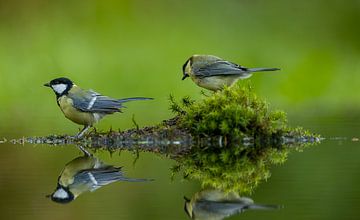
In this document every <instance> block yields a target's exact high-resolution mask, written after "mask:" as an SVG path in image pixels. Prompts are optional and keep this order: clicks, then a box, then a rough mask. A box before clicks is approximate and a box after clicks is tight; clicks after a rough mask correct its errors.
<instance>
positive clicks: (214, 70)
mask: <svg viewBox="0 0 360 220" xmlns="http://www.w3.org/2000/svg"><path fill="white" fill-rule="evenodd" d="M182 70H183V77H182V80H184V79H186V78H187V77H190V78H191V79H192V80H193V81H194V82H195V83H196V84H197V85H198V86H200V87H202V88H205V89H208V90H212V91H218V90H221V89H223V88H224V86H232V85H233V84H234V83H236V82H237V81H238V80H239V79H246V78H249V77H251V75H252V73H254V72H261V71H275V70H280V69H278V68H246V67H243V66H240V65H238V64H235V63H232V62H229V61H226V60H223V59H221V58H220V57H216V56H213V55H193V56H191V57H190V58H189V59H188V60H186V62H185V64H184V65H183V67H182Z"/></svg>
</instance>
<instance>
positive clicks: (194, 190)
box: [0, 116, 360, 220]
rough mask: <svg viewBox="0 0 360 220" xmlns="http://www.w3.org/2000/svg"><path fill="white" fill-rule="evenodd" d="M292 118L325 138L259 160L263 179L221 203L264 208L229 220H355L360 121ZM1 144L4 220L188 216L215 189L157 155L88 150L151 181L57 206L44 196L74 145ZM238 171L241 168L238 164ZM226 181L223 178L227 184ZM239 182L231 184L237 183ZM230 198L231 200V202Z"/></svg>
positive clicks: (76, 153)
mask: <svg viewBox="0 0 360 220" xmlns="http://www.w3.org/2000/svg"><path fill="white" fill-rule="evenodd" d="M319 118H322V120H319ZM297 120H299V121H296V123H297V125H301V126H303V127H305V128H307V129H309V130H311V131H313V132H316V133H319V134H321V135H322V136H323V137H324V138H325V140H322V142H321V143H319V144H316V145H313V146H308V147H304V148H300V149H299V148H298V149H297V150H296V149H294V148H292V149H290V150H289V151H288V152H287V153H286V157H285V158H283V159H284V160H283V161H282V163H281V164H275V165H274V164H273V163H271V162H269V161H271V158H270V159H269V158H263V159H264V160H263V161H262V162H261V165H260V166H258V168H259V167H262V164H265V165H266V166H265V167H266V168H265V170H262V171H261V172H264V173H261V174H259V176H261V175H262V174H264V176H266V178H259V179H257V182H256V183H254V179H249V181H248V183H247V184H244V185H241V187H242V188H241V189H240V188H238V191H244V193H243V195H232V194H226V196H227V199H224V198H225V197H226V196H223V197H222V198H223V200H222V201H226V202H225V203H226V205H227V206H226V205H225V206H226V207H227V209H226V210H229V209H230V210H231V208H233V209H234V206H231V202H233V203H236V202H239V203H241V204H242V205H243V207H245V206H246V207H247V208H250V206H251V204H252V201H251V200H250V198H251V199H252V200H253V201H254V202H255V204H261V205H269V206H266V207H267V210H259V209H256V210H247V211H245V212H242V213H240V214H236V215H233V216H232V217H229V218H228V219H265V218H266V219H290V218H291V219H358V216H359V214H360V211H359V209H358V204H360V190H359V187H358V186H359V184H360V175H359V174H360V171H359V167H360V164H359V162H358V155H359V154H360V142H359V141H357V139H356V138H357V137H358V136H357V135H359V134H358V132H357V131H358V130H359V128H360V123H356V120H354V119H353V118H349V119H346V118H345V119H344V118H325V117H322V116H316V117H308V118H301V121H300V119H298V118H297ZM0 146H1V151H2V152H1V154H0V163H1V166H0V176H1V178H0V193H1V198H2V200H1V202H0V207H1V216H2V218H3V219H9V218H12V219H30V218H33V219H49V218H52V219H65V218H66V219H89V220H90V219H99V218H100V219H189V217H188V215H187V213H186V212H185V210H184V206H185V202H186V200H185V199H184V197H186V198H187V199H190V200H191V199H193V200H192V201H195V200H196V198H201V199H200V200H201V201H202V202H204V201H206V199H204V198H206V197H207V198H208V197H210V196H209V195H208V194H207V196H203V197H201V195H204V194H206V193H208V192H210V193H212V192H213V191H209V190H208V191H206V190H205V191H204V189H203V188H202V186H201V182H202V181H201V178H186V179H185V180H184V179H183V174H182V173H175V175H173V171H174V167H176V166H178V165H179V162H176V161H175V160H173V159H170V156H166V155H163V154H161V153H159V152H157V153H152V152H140V153H139V154H138V153H137V152H135V151H122V152H118V151H113V152H111V153H109V152H108V151H104V150H91V149H90V150H89V152H90V153H91V154H92V156H93V157H94V158H96V159H97V160H99V161H101V162H103V163H104V164H107V165H111V166H114V167H122V169H121V170H122V171H123V172H124V173H123V174H122V175H123V176H124V177H127V178H143V179H148V180H150V179H153V181H138V182H130V181H118V182H114V183H109V184H108V183H106V184H103V185H104V186H102V187H98V189H97V190H96V191H94V192H85V193H82V194H81V195H80V196H78V197H77V198H76V199H75V200H74V201H72V202H70V203H68V204H59V203H55V202H53V201H52V200H51V199H50V198H48V197H47V195H49V194H51V193H53V192H54V190H55V189H56V187H57V183H58V176H59V175H60V174H61V172H62V170H63V169H64V167H65V166H69V164H71V161H73V160H74V159H75V158H79V157H83V156H84V154H83V153H82V152H81V151H80V150H79V149H78V147H76V146H74V145H63V146H62V145H56V146H54V145H46V144H28V143H26V144H19V143H15V144H13V143H11V142H10V141H7V142H6V143H2V144H0ZM282 156H284V155H282ZM69 162H70V163H69ZM221 166H222V165H221ZM224 166H225V165H224ZM240 168H241V167H240ZM262 168H263V167H262ZM254 169H255V168H254ZM244 170H245V168H244ZM220 171H222V170H220ZM211 172H213V173H216V172H217V171H216V170H212V171H211ZM224 172H225V171H224ZM244 172H245V171H244ZM249 172H250V171H249ZM251 172H252V173H251V175H250V176H251V177H254V175H256V174H258V172H257V171H256V169H255V170H252V171H251ZM238 173H242V170H240V169H239V170H238ZM93 174H94V172H93ZM94 175H95V174H94ZM245 176H246V175H245ZM264 176H261V177H264ZM95 177H97V176H96V175H95ZM229 179H231V178H224V185H226V184H225V183H226V181H229ZM240 179H241V178H240ZM240 179H237V180H236V181H237V183H236V184H233V185H231V184H230V185H231V186H236V187H239V186H240V182H241V181H240ZM98 180H99V179H98ZM122 180H124V179H122ZM242 180H243V179H242ZM239 181H240V182H239ZM249 184H250V185H251V184H255V185H256V186H255V185H252V186H254V187H253V192H252V193H249V192H245V191H246V190H245V189H246V187H247V186H249ZM90 185H91V184H90ZM227 189H228V188H227ZM219 193H221V190H220V191H219V190H218V191H216V192H215V194H216V195H215V196H214V195H213V196H212V198H214V197H221V196H219ZM229 195H230V196H229ZM231 196H232V199H229V197H231ZM242 196H246V197H247V198H243V197H242ZM239 197H241V198H239ZM244 204H245V205H244ZM249 204H250V205H249ZM205 206H206V207H207V208H206V209H205V210H207V211H209V208H208V207H212V208H211V210H214V209H216V208H217V209H221V208H222V210H224V207H225V206H224V202H219V203H217V204H216V206H211V205H209V204H207V205H205ZM229 207H230V208H229ZM188 209H189V208H188ZM250 209H251V208H250ZM192 210H193V213H196V212H197V211H198V212H197V213H196V214H195V219H221V218H222V217H224V216H225V214H224V215H219V212H218V213H217V215H215V214H214V213H212V214H211V213H210V214H209V213H207V215H205V214H204V213H200V214H199V212H200V211H201V210H200V208H198V209H197V211H196V208H194V207H192ZM194 210H195V211H194ZM199 210H200V211H199ZM239 210H240V209H239V208H237V211H239ZM227 214H229V212H227ZM204 216H206V217H204Z"/></svg>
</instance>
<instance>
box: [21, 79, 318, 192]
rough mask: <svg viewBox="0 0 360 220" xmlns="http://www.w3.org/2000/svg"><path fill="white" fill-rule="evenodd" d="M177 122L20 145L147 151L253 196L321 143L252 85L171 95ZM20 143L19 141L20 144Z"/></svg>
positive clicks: (207, 181) (209, 184)
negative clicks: (279, 167) (294, 154)
mask: <svg viewBox="0 0 360 220" xmlns="http://www.w3.org/2000/svg"><path fill="white" fill-rule="evenodd" d="M169 108H170V109H171V110H172V111H173V112H174V114H175V117H173V118H171V119H168V120H164V121H163V122H161V123H160V124H158V125H155V126H148V127H143V128H140V127H139V126H138V125H137V123H136V122H135V120H134V125H135V128H133V129H129V130H126V131H109V132H96V131H95V132H91V133H89V134H88V135H87V136H85V137H84V138H82V139H73V138H70V137H69V136H57V135H53V136H48V137H42V138H25V139H22V140H20V142H28V143H37V144H38V143H46V144H54V145H63V144H77V145H80V146H82V147H85V148H89V149H96V150H97V149H103V150H108V151H111V152H113V151H119V150H130V151H136V152H139V151H148V152H153V153H158V154H161V155H166V156H167V157H170V158H172V159H174V160H175V161H176V165H175V166H173V167H172V174H173V175H176V174H180V175H181V176H182V177H183V178H184V179H196V180H199V181H200V182H201V184H202V187H203V188H216V189H221V190H222V191H224V192H236V193H239V194H240V195H243V194H251V193H252V192H253V190H254V189H255V188H256V187H257V186H258V184H259V183H261V182H262V181H264V180H266V179H268V178H269V177H270V175H271V173H270V167H271V166H272V165H275V164H281V163H284V162H285V161H286V159H287V155H288V153H289V152H290V149H291V148H296V149H300V150H302V149H303V148H305V147H307V146H310V145H313V144H314V143H318V142H319V141H320V136H319V135H317V134H312V133H310V132H309V131H307V130H305V129H303V128H291V127H289V126H288V123H287V118H286V114H285V112H283V111H280V110H272V109H271V108H270V107H269V104H268V103H267V102H266V101H264V100H263V99H261V98H259V97H258V96H257V95H256V94H255V93H254V92H253V90H252V87H251V85H250V84H249V83H246V82H245V83H244V84H236V85H234V86H232V87H226V88H224V89H223V90H222V91H218V92H215V93H210V94H208V95H205V94H204V96H203V98H202V99H201V100H196V101H195V100H193V99H191V98H190V97H184V98H182V99H180V100H179V101H176V100H175V98H174V97H173V96H170V107H169ZM18 141H19V140H18Z"/></svg>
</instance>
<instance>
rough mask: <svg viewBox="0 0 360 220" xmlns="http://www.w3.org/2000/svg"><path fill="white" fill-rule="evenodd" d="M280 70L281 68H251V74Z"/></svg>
mask: <svg viewBox="0 0 360 220" xmlns="http://www.w3.org/2000/svg"><path fill="white" fill-rule="evenodd" d="M276 70H280V69H279V68H249V69H248V71H249V72H263V71H276Z"/></svg>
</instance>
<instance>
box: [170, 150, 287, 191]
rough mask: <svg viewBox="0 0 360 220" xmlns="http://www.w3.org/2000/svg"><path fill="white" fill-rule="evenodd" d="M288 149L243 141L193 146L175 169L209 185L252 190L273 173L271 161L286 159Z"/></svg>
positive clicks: (272, 162) (228, 189) (228, 188)
mask: <svg viewBox="0 0 360 220" xmlns="http://www.w3.org/2000/svg"><path fill="white" fill-rule="evenodd" d="M288 152H289V149H287V148H282V149H278V148H273V147H263V146H247V147H246V146H242V145H237V146H232V147H230V146H227V147H218V146H209V147H208V148H204V149H196V148H193V150H192V152H190V153H189V154H187V155H186V156H184V157H182V158H179V160H178V162H179V163H178V165H177V166H175V167H174V170H173V172H174V173H177V172H179V171H180V172H181V173H183V175H184V177H185V179H196V180H199V181H200V182H201V184H202V186H203V187H206V188H207V187H211V188H216V189H221V190H223V191H225V192H237V193H239V194H241V195H242V194H250V193H251V192H252V191H253V190H254V189H255V188H256V187H257V186H258V184H259V183H261V182H262V181H264V180H266V179H267V178H269V177H270V165H272V164H280V163H283V162H285V161H286V158H287V155H288Z"/></svg>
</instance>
